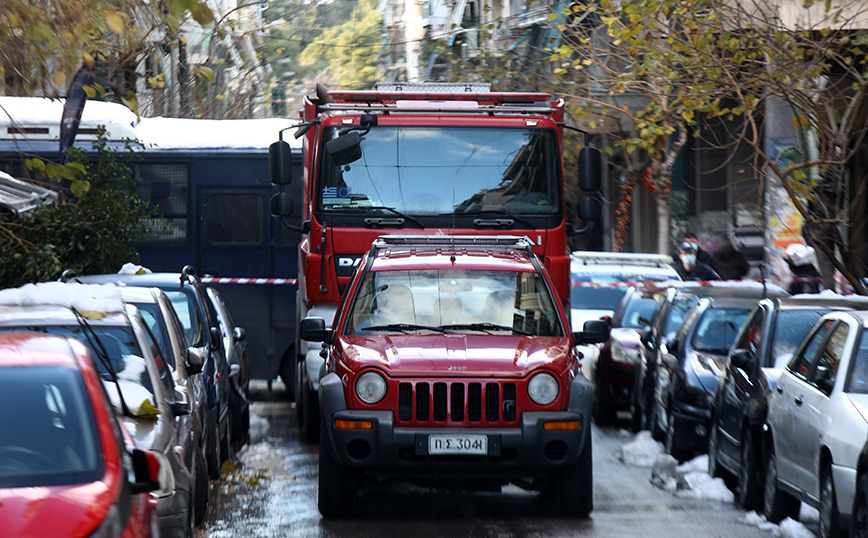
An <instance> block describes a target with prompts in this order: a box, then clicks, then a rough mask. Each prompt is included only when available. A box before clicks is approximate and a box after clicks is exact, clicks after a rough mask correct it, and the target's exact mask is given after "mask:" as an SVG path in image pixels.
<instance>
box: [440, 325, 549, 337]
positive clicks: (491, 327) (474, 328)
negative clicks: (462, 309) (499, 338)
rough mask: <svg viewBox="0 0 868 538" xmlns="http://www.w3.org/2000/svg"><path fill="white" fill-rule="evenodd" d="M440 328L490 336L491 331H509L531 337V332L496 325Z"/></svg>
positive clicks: (447, 326) (445, 326) (446, 326)
mask: <svg viewBox="0 0 868 538" xmlns="http://www.w3.org/2000/svg"><path fill="white" fill-rule="evenodd" d="M440 328H441V329H447V330H450V331H451V330H455V331H483V332H486V333H488V334H491V331H511V332H514V333H518V334H523V335H525V336H533V333H532V332H529V331H525V330H523V329H516V328H515V327H509V326H506V325H497V324H496V323H456V324H454V325H441V326H440Z"/></svg>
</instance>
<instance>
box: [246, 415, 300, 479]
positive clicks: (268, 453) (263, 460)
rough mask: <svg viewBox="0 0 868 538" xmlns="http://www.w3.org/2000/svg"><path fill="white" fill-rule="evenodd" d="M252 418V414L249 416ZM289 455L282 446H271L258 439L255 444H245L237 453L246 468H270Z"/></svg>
mask: <svg viewBox="0 0 868 538" xmlns="http://www.w3.org/2000/svg"><path fill="white" fill-rule="evenodd" d="M250 418H251V419H252V418H253V415H251V416H250ZM287 456H289V452H288V451H287V450H286V449H285V448H282V447H279V446H272V444H271V443H269V442H268V441H260V442H259V443H256V444H255V445H247V446H245V447H244V448H243V449H242V450H241V452H240V453H239V454H238V457H239V459H240V460H241V463H242V465H243V466H244V467H245V468H247V469H270V468H273V467H277V466H280V465H281V464H282V463H283V461H284V460H285V459H286V458H287Z"/></svg>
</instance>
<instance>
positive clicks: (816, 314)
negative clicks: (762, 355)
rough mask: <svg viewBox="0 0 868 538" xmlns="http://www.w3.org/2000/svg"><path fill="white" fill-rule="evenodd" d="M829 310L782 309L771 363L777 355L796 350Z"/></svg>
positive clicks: (779, 314)
mask: <svg viewBox="0 0 868 538" xmlns="http://www.w3.org/2000/svg"><path fill="white" fill-rule="evenodd" d="M826 312H827V310H825V309H823V310H802V309H798V310H781V311H780V312H779V313H778V316H777V319H776V323H775V340H774V344H773V346H772V356H771V359H772V361H771V363H770V364H774V363H775V361H774V359H776V358H777V357H780V356H781V355H786V354H789V353H792V352H793V351H795V349H796V346H798V345H799V343H801V341H802V339H803V338H805V336H806V335H807V334H808V331H810V330H811V327H813V326H814V325H815V324H816V323H817V321H818V320H819V319H820V318H821V317H823V314H825V313H826Z"/></svg>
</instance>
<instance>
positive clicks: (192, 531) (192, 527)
mask: <svg viewBox="0 0 868 538" xmlns="http://www.w3.org/2000/svg"><path fill="white" fill-rule="evenodd" d="M195 512H196V511H195V510H194V509H193V492H192V491H191V492H190V498H189V499H188V500H187V528H186V532H185V533H184V537H185V538H196V514H195Z"/></svg>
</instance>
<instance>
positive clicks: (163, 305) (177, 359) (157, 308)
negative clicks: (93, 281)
mask: <svg viewBox="0 0 868 538" xmlns="http://www.w3.org/2000/svg"><path fill="white" fill-rule="evenodd" d="M118 289H119V290H120V293H121V297H122V298H123V301H124V302H125V303H127V304H130V305H133V306H135V307H136V308H138V309H139V312H141V313H142V318H143V319H144V321H145V324H146V325H147V326H148V328H149V329H150V330H151V332H152V333H153V334H154V336H155V337H156V339H157V341H158V343H159V344H160V347H161V348H162V349H163V351H165V355H166V362H167V363H168V364H169V367H170V368H171V370H172V374H173V377H174V379H175V384H176V385H177V386H179V387H184V389H185V390H186V391H187V394H189V395H190V400H191V402H190V403H191V405H192V417H193V436H194V439H195V440H196V449H195V451H194V454H193V467H194V471H195V477H196V480H195V484H194V488H193V499H194V507H195V517H196V525H201V524H202V522H203V521H204V520H205V513H206V512H207V509H208V496H209V485H208V468H207V464H206V461H205V453H206V452H207V445H206V443H207V439H208V436H206V435H205V428H204V425H205V424H207V423H208V422H207V420H208V402H207V400H206V394H205V380H204V379H203V377H202V364H203V362H204V360H205V357H204V355H203V354H202V351H201V350H200V349H199V348H197V347H192V346H190V345H189V343H188V342H187V337H186V336H185V335H184V327H183V325H181V321H180V320H179V319H178V315H177V314H176V313H175V309H174V308H173V307H172V303H171V301H170V300H169V297H168V296H167V295H166V294H165V293H164V292H163V290H161V289H160V288H138V287H129V286H119V287H118Z"/></svg>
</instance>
